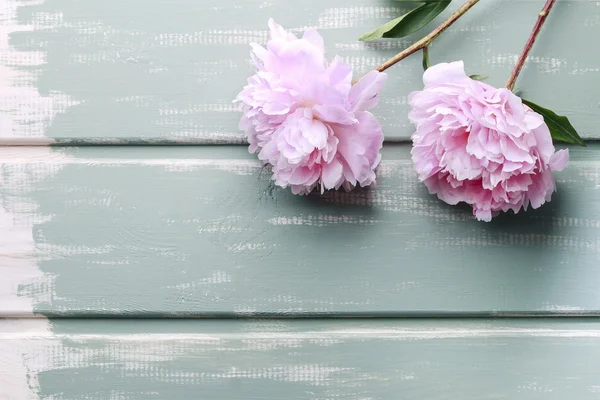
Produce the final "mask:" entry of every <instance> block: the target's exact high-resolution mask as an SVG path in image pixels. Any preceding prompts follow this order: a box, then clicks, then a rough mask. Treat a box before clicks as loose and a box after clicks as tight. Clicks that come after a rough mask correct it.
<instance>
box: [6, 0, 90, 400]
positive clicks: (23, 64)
mask: <svg viewBox="0 0 600 400" xmlns="http://www.w3.org/2000/svg"><path fill="white" fill-rule="evenodd" d="M42 3H43V0H29V1H18V0H3V1H1V2H0V140H2V141H11V140H12V141H13V144H18V143H17V141H18V140H22V139H21V138H36V139H38V142H40V143H42V142H44V141H45V144H50V143H51V141H50V140H48V139H46V138H45V134H44V133H45V130H46V127H47V126H48V125H49V124H50V123H51V121H52V120H53V119H54V117H55V116H56V115H57V114H59V113H62V112H64V111H65V110H66V109H67V108H68V107H70V106H72V105H75V104H78V103H77V102H76V101H73V100H72V99H71V98H70V97H69V96H67V95H65V94H63V93H59V92H50V93H49V94H48V95H45V96H43V95H41V94H40V93H39V91H38V89H37V87H36V83H37V78H38V75H39V73H40V70H39V67H41V66H42V65H44V64H45V63H46V53H45V51H41V50H40V51H37V50H36V51H21V50H19V49H17V48H15V47H14V46H12V45H11V43H10V40H11V34H13V33H18V32H33V31H38V30H41V29H50V30H52V29H54V28H55V27H56V26H58V25H59V24H60V23H61V21H62V14H60V13H57V14H54V13H36V14H34V15H33V16H32V23H31V24H28V25H24V24H20V23H19V21H18V19H17V14H18V9H19V7H20V6H29V5H35V4H42ZM34 154H35V156H34V157H36V158H39V159H40V160H44V159H49V158H52V157H55V158H61V159H62V160H63V161H64V157H63V156H60V155H55V154H52V151H51V149H50V148H49V147H37V148H32V149H28V150H27V151H23V150H21V151H19V150H18V149H15V148H6V147H4V148H1V149H0V159H1V160H2V162H3V163H2V164H0V188H2V194H3V196H2V198H1V199H0V200H1V202H0V276H1V277H2V278H1V279H0V317H3V316H4V317H7V316H8V317H10V316H13V317H17V316H33V311H34V305H35V303H36V302H38V301H46V300H49V298H48V296H51V295H52V290H53V277H51V276H45V275H44V274H43V273H42V271H40V269H39V268H38V266H37V261H38V260H37V256H36V245H35V241H34V237H33V232H34V225H35V224H38V223H41V222H44V221H47V220H48V219H49V218H50V217H51V216H45V215H41V214H40V213H39V212H38V210H37V208H38V206H37V205H36V204H35V202H34V201H33V200H32V199H29V198H28V197H27V192H28V190H30V189H31V188H32V186H33V185H34V184H35V183H37V182H40V181H43V180H44V179H48V178H49V177H51V176H52V175H54V174H55V173H56V172H57V171H58V170H60V169H61V168H62V167H61V166H59V165H58V164H54V165H42V166H39V165H38V166H34V165H29V166H28V165H27V164H21V165H16V164H10V161H12V160H17V159H22V157H25V158H27V155H29V156H31V155H34ZM16 194H18V196H16ZM31 331H35V332H38V333H43V334H50V326H49V323H48V321H47V320H46V319H45V318H33V319H25V320H18V319H14V320H4V321H1V323H0V332H2V334H8V333H9V332H11V334H16V335H21V334H24V333H27V332H31ZM40 345H41V344H40V343H36V342H31V343H27V346H25V347H15V346H14V344H12V343H10V342H7V341H0V399H3V400H4V399H5V400H30V399H31V400H34V399H37V398H38V394H37V390H38V389H39V383H38V381H37V376H36V375H35V374H31V370H30V366H29V365H28V361H27V360H28V359H29V356H30V355H31V354H35V353H36V352H38V351H40Z"/></svg>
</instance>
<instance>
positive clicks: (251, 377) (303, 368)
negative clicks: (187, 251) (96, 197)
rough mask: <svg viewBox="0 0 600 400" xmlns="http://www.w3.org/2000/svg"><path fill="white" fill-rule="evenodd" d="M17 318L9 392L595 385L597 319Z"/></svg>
mask: <svg viewBox="0 0 600 400" xmlns="http://www.w3.org/2000/svg"><path fill="white" fill-rule="evenodd" d="M11 323H14V321H4V322H2V321H0V348H1V349H2V350H3V351H2V352H0V370H4V372H5V374H2V375H0V382H1V381H2V379H5V380H6V382H7V383H6V385H2V386H0V395H2V394H4V397H2V398H4V399H8V400H23V399H26V398H27V399H29V398H32V399H69V400H79V399H82V400H83V399H86V400H100V399H128V400H134V399H136V400H137V399H140V400H141V399H178V400H185V399H215V400H216V399H228V400H229V399H247V398H256V399H282V398H285V399H290V400H292V399H331V398H344V399H348V400H352V399H374V400H375V399H391V398H394V399H410V400H412V399H465V400H466V399H483V398H486V399H510V400H512V399H524V400H533V399H544V400H551V399H556V400H563V399H566V398H575V399H580V400H587V399H597V398H598V396H599V393H600V376H599V375H598V370H599V369H600V329H599V327H600V325H599V322H597V321H596V322H593V323H592V322H585V321H572V320H555V321H553V322H547V321H546V322H544V321H492V322H490V321H488V322H480V321H461V320H447V321H435V320H434V321H427V320H425V321H402V320H399V321H391V322H382V321H377V320H373V321H365V322H357V321H328V322H315V321H296V322H272V321H271V322H241V321H169V322H168V323H166V321H164V320H162V321H161V320H158V321H136V322H135V323H132V321H126V320H122V321H114V320H112V321H92V320H79V321H77V320H69V321H57V322H53V325H54V326H53V328H52V331H49V332H48V331H45V330H42V331H38V330H36V329H34V328H31V329H30V330H29V331H27V332H24V331H22V330H19V331H15V330H14V328H13V327H11V326H10V324H11ZM25 373H26V374H27V375H23V374H25ZM6 378H9V379H6ZM3 392H4V393H3ZM25 396H27V397H25Z"/></svg>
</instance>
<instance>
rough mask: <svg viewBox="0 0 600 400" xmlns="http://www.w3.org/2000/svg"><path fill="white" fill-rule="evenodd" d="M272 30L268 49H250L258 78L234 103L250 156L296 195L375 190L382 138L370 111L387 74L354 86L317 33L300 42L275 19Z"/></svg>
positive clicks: (377, 74) (348, 70) (310, 31)
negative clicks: (239, 112)
mask: <svg viewBox="0 0 600 400" xmlns="http://www.w3.org/2000/svg"><path fill="white" fill-rule="evenodd" d="M269 27H270V30H271V39H270V40H269V41H268V43H267V46H266V48H264V47H262V46H259V45H256V44H254V45H252V51H253V54H252V58H253V60H254V64H255V65H256V67H257V69H258V71H257V73H256V74H255V75H253V76H252V77H250V78H249V79H248V85H247V86H245V87H244V89H243V90H242V92H241V93H240V94H239V95H238V97H237V99H236V100H237V101H239V102H241V104H242V108H243V112H244V115H243V117H242V119H241V121H240V128H241V129H243V130H244V131H245V132H246V136H247V139H248V142H249V143H250V147H249V150H250V152H251V153H255V152H258V157H259V158H260V160H262V161H263V162H264V163H265V164H270V165H271V166H272V171H273V179H274V180H275V183H276V184H277V185H279V186H281V187H284V188H285V187H288V186H289V187H291V190H292V192H293V193H294V194H308V193H309V192H311V191H312V190H313V189H314V188H315V187H319V188H320V190H321V191H324V190H326V189H338V188H340V187H344V188H345V189H346V190H350V189H352V188H354V187H355V186H357V185H360V186H363V187H364V186H369V185H372V184H374V183H375V168H376V167H377V165H378V164H379V161H380V159H381V155H380V150H381V147H382V144H383V133H382V130H381V126H380V125H379V123H378V121H377V120H376V119H375V117H374V116H373V115H372V114H371V113H369V112H368V111H367V110H368V109H370V108H372V107H374V106H375V105H376V104H377V95H378V93H379V91H380V89H381V87H382V85H383V82H384V80H385V78H386V75H385V74H383V73H380V72H377V71H373V72H371V73H369V74H368V75H366V76H364V77H363V78H362V79H361V80H360V81H359V82H357V83H356V84H355V85H352V70H351V68H350V67H349V66H348V65H346V64H344V63H343V62H342V61H341V60H340V59H339V58H337V57H336V58H334V59H333V61H332V62H331V63H329V62H328V61H327V60H326V59H325V50H324V45H323V39H322V37H321V36H320V35H319V33H318V32H317V31H316V30H314V29H308V30H307V31H306V32H305V33H304V35H303V36H302V38H297V37H296V36H295V35H293V34H291V33H289V32H287V31H285V30H284V29H283V28H282V27H281V26H279V25H277V24H276V23H275V22H274V21H273V20H270V21H269Z"/></svg>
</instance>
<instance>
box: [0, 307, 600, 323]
mask: <svg viewBox="0 0 600 400" xmlns="http://www.w3.org/2000/svg"><path fill="white" fill-rule="evenodd" d="M47 318H51V319H55V320H90V319H95V320H97V319H103V320H127V319H136V320H140V319H141V320H162V319H177V320H209V321H210V320H212V321H220V320H239V321H263V320H277V321H295V320H303V321H311V320H314V321H319V320H321V321H323V320H324V321H326V320H345V321H353V320H355V321H365V320H382V321H386V320H387V321H402V320H407V321H408V320H527V319H561V318H569V319H585V320H588V321H593V320H598V321H599V322H600V311H582V310H574V311H510V312H505V311H502V312H494V311H491V312H488V311H482V312H448V311H402V312H395V313H386V312H376V311H375V312H357V313H353V312H344V313H315V312H307V313H285V314H284V313H230V312H224V313H202V314H200V313H194V312H185V313H182V312H174V313H157V312H137V313H135V314H134V313H127V312H125V313H122V314H114V313H111V312H110V311H107V312H102V311H91V312H90V311H86V312H73V311H64V312H45V313H44V314H26V313H7V312H5V313H3V314H0V320H2V319H6V320H29V319H47Z"/></svg>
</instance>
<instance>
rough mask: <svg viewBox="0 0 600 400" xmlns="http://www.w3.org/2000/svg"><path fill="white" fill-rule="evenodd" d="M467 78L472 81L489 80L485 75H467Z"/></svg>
mask: <svg viewBox="0 0 600 400" xmlns="http://www.w3.org/2000/svg"><path fill="white" fill-rule="evenodd" d="M469 78H471V79H473V80H474V81H485V80H486V79H489V78H490V77H489V76H487V75H477V74H473V75H469Z"/></svg>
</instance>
